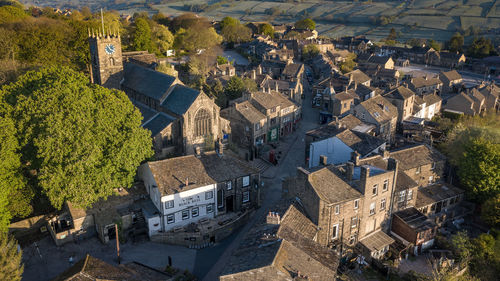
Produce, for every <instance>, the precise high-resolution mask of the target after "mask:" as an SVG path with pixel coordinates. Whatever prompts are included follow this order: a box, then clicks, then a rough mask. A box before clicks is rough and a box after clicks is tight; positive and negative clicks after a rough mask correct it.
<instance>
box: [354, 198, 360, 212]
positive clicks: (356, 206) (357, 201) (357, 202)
mask: <svg viewBox="0 0 500 281" xmlns="http://www.w3.org/2000/svg"><path fill="white" fill-rule="evenodd" d="M358 208H359V199H356V200H354V210H357V209H358Z"/></svg>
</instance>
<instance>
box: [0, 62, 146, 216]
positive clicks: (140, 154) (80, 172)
mask: <svg viewBox="0 0 500 281" xmlns="http://www.w3.org/2000/svg"><path fill="white" fill-rule="evenodd" d="M0 108H7V109H6V112H7V113H8V116H9V117H10V118H12V120H13V121H14V123H15V127H16V128H17V134H16V136H17V141H18V143H19V150H18V151H19V153H20V157H21V165H22V167H23V169H24V173H23V174H24V175H26V176H27V177H28V179H27V182H28V184H29V185H31V186H32V187H33V188H34V189H35V190H38V191H40V193H42V194H44V195H45V196H47V197H48V199H49V200H50V202H51V204H52V205H53V206H54V207H56V208H60V207H61V206H62V204H63V203H64V202H65V201H72V202H73V203H75V204H77V205H79V206H81V207H88V206H90V205H91V204H93V203H94V202H96V201H97V200H99V199H100V198H106V197H107V196H109V195H112V194H113V190H114V189H115V188H117V187H127V186H129V185H130V184H131V183H132V181H133V177H134V175H135V172H136V168H137V166H138V165H139V164H140V163H141V161H143V160H145V159H146V158H148V157H150V156H151V155H152V150H151V139H150V133H149V132H148V131H147V130H145V129H143V128H141V127H140V124H141V116H140V113H139V111H138V110H137V109H136V108H135V107H134V106H133V105H132V103H131V102H130V100H129V99H128V98H127V96H126V95H125V94H124V93H123V92H121V91H117V90H109V89H106V88H103V87H101V86H98V85H94V84H90V83H89V81H88V78H87V77H86V76H84V75H83V74H81V73H78V72H75V71H73V70H71V69H69V68H66V67H58V68H56V67H49V68H43V69H41V70H40V71H31V72H28V73H26V74H25V75H23V76H21V77H20V78H19V80H18V81H17V82H16V83H12V84H10V85H7V86H4V87H3V88H2V89H1V90H0Z"/></svg>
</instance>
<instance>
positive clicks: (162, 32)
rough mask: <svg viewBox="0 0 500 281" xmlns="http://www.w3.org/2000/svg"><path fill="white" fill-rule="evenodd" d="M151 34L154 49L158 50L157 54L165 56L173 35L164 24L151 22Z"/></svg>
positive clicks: (172, 42) (171, 43)
mask: <svg viewBox="0 0 500 281" xmlns="http://www.w3.org/2000/svg"><path fill="white" fill-rule="evenodd" d="M152 36H153V44H154V45H155V49H156V50H158V52H157V54H159V55H161V56H166V55H167V51H168V50H170V49H172V46H173V44H174V35H173V34H172V33H171V32H170V30H168V28H167V27H166V26H164V25H161V24H156V23H153V28H152Z"/></svg>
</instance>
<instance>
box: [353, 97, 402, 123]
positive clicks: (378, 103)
mask: <svg viewBox="0 0 500 281" xmlns="http://www.w3.org/2000/svg"><path fill="white" fill-rule="evenodd" d="M360 106H362V107H364V108H365V109H366V111H367V112H368V113H369V114H370V115H371V116H372V117H373V118H374V119H375V120H376V121H377V122H378V123H383V122H385V121H389V120H392V119H393V118H396V117H397V116H398V109H397V108H396V107H395V106H394V105H393V104H392V103H390V102H389V101H388V100H387V99H385V98H384V97H382V96H375V97H373V98H371V99H368V100H365V101H364V102H362V103H360Z"/></svg>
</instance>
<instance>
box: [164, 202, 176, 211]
mask: <svg viewBox="0 0 500 281" xmlns="http://www.w3.org/2000/svg"><path fill="white" fill-rule="evenodd" d="M173 207H174V200H168V201H165V209H172V208H173Z"/></svg>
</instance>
